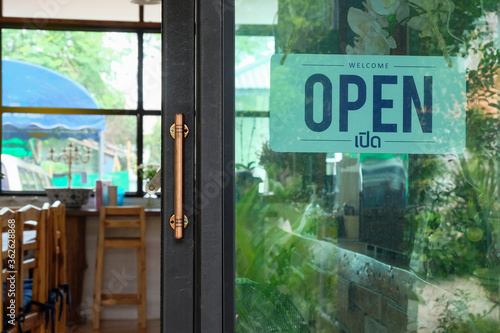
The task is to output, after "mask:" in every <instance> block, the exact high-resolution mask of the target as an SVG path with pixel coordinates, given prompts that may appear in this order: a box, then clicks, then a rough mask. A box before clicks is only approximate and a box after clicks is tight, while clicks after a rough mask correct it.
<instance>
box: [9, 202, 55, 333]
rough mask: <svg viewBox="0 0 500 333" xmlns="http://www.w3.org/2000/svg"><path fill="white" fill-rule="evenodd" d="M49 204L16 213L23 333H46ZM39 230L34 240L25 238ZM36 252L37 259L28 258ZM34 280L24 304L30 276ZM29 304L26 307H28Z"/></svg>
mask: <svg viewBox="0 0 500 333" xmlns="http://www.w3.org/2000/svg"><path fill="white" fill-rule="evenodd" d="M48 212H49V204H48V203H46V204H44V206H43V207H42V208H38V207H35V206H33V205H27V206H24V207H22V208H21V209H19V210H18V211H17V212H16V217H15V219H16V240H18V241H17V242H16V252H17V260H18V261H19V265H20V267H19V271H18V276H19V279H18V280H17V288H16V289H17V294H16V303H17V304H18V305H19V306H21V305H22V307H23V310H22V311H21V312H20V313H19V316H20V317H21V318H22V320H21V323H20V326H21V328H22V330H23V331H24V332H26V331H31V332H33V333H41V332H45V331H46V324H47V321H46V315H47V311H50V310H49V309H48V308H47V307H46V303H47V299H48V283H47V281H48V266H47V244H46V239H47V237H46V236H47V230H46V229H47V225H46V223H47V216H48ZM33 228H34V229H35V230H36V237H35V238H34V239H32V240H25V239H23V237H24V236H23V234H24V231H25V230H30V229H33ZM29 251H34V257H33V256H31V255H29V254H28V253H29ZM30 272H31V275H32V277H33V280H32V297H31V299H30V300H29V301H28V300H27V301H26V302H25V301H24V292H25V290H24V289H25V288H24V282H25V278H27V277H28V276H29V275H30ZM25 303H26V304H25Z"/></svg>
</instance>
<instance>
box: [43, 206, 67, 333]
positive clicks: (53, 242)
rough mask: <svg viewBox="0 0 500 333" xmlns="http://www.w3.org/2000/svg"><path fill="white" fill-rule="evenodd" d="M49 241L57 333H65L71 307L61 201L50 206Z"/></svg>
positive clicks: (64, 214)
mask: <svg viewBox="0 0 500 333" xmlns="http://www.w3.org/2000/svg"><path fill="white" fill-rule="evenodd" d="M47 241H48V261H49V263H48V266H49V281H48V287H49V290H50V292H51V293H52V295H53V296H55V297H56V298H55V302H56V309H57V316H56V317H57V318H56V320H55V332H56V333H61V332H62V333H65V332H66V317H67V314H66V312H67V310H68V309H67V308H68V306H69V302H68V301H69V286H68V280H67V274H66V262H67V249H66V207H65V206H64V205H63V204H62V203H61V202H60V201H56V202H54V203H53V204H52V205H51V206H50V211H49V218H48V228H47ZM49 298H50V297H49ZM64 303H67V304H68V306H66V307H65V306H64Z"/></svg>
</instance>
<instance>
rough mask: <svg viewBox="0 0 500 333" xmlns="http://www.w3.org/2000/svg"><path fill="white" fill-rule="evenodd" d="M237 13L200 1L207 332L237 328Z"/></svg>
mask: <svg viewBox="0 0 500 333" xmlns="http://www.w3.org/2000/svg"><path fill="white" fill-rule="evenodd" d="M233 12H234V5H232V4H231V3H230V2H228V1H223V0H219V1H217V2H214V1H203V0H199V1H198V11H197V13H198V30H197V33H198V35H197V36H198V39H197V40H198V43H197V45H198V54H197V56H198V65H197V70H198V72H197V79H198V86H197V129H198V131H197V148H198V149H197V170H196V172H197V173H196V174H197V178H196V179H197V183H196V193H197V199H196V202H197V204H198V209H197V210H196V212H197V215H198V225H197V229H196V230H197V232H196V234H197V238H196V240H197V242H196V243H197V244H198V246H197V252H196V285H199V286H200V288H199V289H198V290H197V291H198V294H197V299H199V300H200V301H199V302H200V303H199V305H197V306H196V308H195V309H196V313H195V315H196V323H197V326H196V331H197V332H204V333H205V332H207V333H211V332H213V333H219V332H226V331H227V332H233V329H234V308H233V307H234V300H233V296H232V295H233V294H234V291H233V290H234V268H233V265H232V261H233V258H234V254H233V252H234V247H233V245H232V244H233V243H234V240H233V239H234V238H233V232H232V228H233V221H232V219H231V215H232V214H234V213H233V211H234V210H233V208H234V202H233V200H232V193H233V184H232V181H233V172H234V171H233V167H232V165H233V163H232V161H233V157H232V154H233V149H232V141H233V135H232V134H231V133H232V131H233V125H232V123H233V122H234V120H232V119H233V118H234V102H231V101H234V97H233V96H234V60H233V59H234V55H233V53H232V51H231V50H232V49H233V44H234V42H233V38H232V37H231V36H232V35H233V33H234V24H233V22H234V21H233V19H232V17H233V16H234V13H233ZM225 29H227V30H228V31H227V33H226V30H225ZM226 108H227V110H226ZM226 117H227V118H228V119H229V123H228V122H227V121H226V120H227V119H226Z"/></svg>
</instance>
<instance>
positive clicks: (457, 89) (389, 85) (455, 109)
mask: <svg viewBox="0 0 500 333" xmlns="http://www.w3.org/2000/svg"><path fill="white" fill-rule="evenodd" d="M281 59H282V56H281V55H275V56H273V58H272V59H271V103H270V108H271V110H270V114H271V121H270V131H271V133H270V139H271V140H270V144H271V148H272V149H273V150H275V151H287V152H370V153H449V152H453V153H460V152H462V151H463V149H464V147H465V103H466V96H465V69H464V66H463V60H462V59H460V58H454V59H453V63H454V67H448V65H447V64H446V62H445V60H444V59H443V58H442V57H410V56H345V55H289V56H288V57H287V58H286V61H285V63H284V64H283V65H281V64H280V61H281Z"/></svg>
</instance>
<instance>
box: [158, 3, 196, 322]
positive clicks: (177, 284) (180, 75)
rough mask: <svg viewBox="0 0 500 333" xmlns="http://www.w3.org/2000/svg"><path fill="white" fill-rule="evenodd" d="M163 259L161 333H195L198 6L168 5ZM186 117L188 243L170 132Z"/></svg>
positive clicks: (164, 46)
mask: <svg viewBox="0 0 500 333" xmlns="http://www.w3.org/2000/svg"><path fill="white" fill-rule="evenodd" d="M162 22H163V23H162V31H163V34H162V51H163V52H162V54H163V56H162V97H163V98H162V196H161V200H162V240H163V241H162V256H161V272H162V283H161V295H162V297H161V299H162V303H161V332H194V315H193V309H194V298H195V294H194V264H193V263H194V232H195V230H196V224H197V220H196V217H195V216H194V214H193V206H194V202H193V201H194V200H193V198H194V190H193V189H194V143H195V133H194V128H195V126H194V106H195V105H194V100H195V95H194V93H195V88H194V86H195V66H194V64H195V1H194V0H191V1H188V0H186V1H163V3H162ZM176 113H183V114H184V121H185V124H186V125H187V126H188V127H189V129H190V134H189V135H188V136H187V137H186V139H185V141H184V144H183V146H184V214H185V215H186V216H187V218H188V220H189V225H188V226H187V228H186V229H185V230H184V238H183V239H180V240H176V239H174V233H173V231H172V229H171V228H170V226H169V219H170V216H171V215H172V214H173V212H174V207H173V206H174V205H173V203H174V193H173V192H174V191H173V190H174V177H173V176H174V172H173V171H174V158H173V153H174V142H175V141H174V140H173V139H172V137H171V136H170V133H169V129H170V126H171V125H172V123H173V122H174V120H175V114H176Z"/></svg>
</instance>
